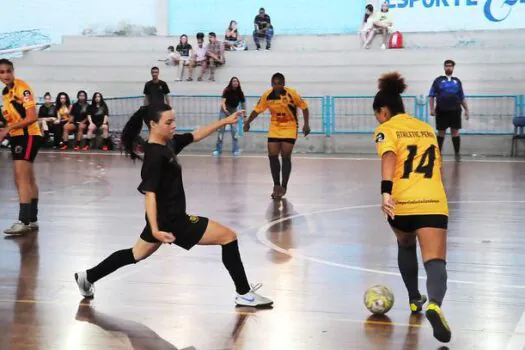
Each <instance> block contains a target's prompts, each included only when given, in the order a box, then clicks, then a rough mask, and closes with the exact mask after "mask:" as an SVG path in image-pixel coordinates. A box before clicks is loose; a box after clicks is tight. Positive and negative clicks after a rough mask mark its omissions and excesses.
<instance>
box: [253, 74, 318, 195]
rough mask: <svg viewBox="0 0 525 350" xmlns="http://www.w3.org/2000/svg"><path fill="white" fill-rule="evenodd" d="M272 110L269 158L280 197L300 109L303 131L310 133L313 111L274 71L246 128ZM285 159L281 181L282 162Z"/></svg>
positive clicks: (281, 76)
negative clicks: (270, 83)
mask: <svg viewBox="0 0 525 350" xmlns="http://www.w3.org/2000/svg"><path fill="white" fill-rule="evenodd" d="M266 109H269V110H270V113H271V115H272V117H271V118H272V119H271V122H270V129H269V130H268V158H269V159H270V170H271V173H272V178H273V184H274V187H273V193H272V198H274V199H280V198H281V197H283V196H284V195H285V194H286V189H287V186H288V179H289V178H290V173H291V171H292V151H293V147H294V145H295V141H296V140H297V129H298V124H299V121H298V119H297V109H301V110H302V111H303V117H304V126H303V134H304V136H308V134H309V133H310V123H309V119H310V112H309V110H308V104H307V103H306V102H305V101H304V100H303V99H302V98H301V96H300V95H299V94H298V93H297V92H296V91H295V90H294V89H292V88H290V87H288V86H285V79H284V75H282V74H281V73H275V74H274V75H273V77H272V87H271V88H270V89H268V90H266V91H265V92H264V94H263V95H262V96H261V98H260V99H259V102H258V103H257V106H255V108H254V110H253V112H252V113H251V114H250V117H249V118H248V119H247V120H246V121H245V124H244V131H246V132H248V131H249V130H250V123H251V122H252V121H253V120H254V119H255V118H257V116H258V115H259V114H261V113H263V112H264V111H265V110H266ZM279 155H281V159H282V181H281V174H280V173H281V163H280V162H279Z"/></svg>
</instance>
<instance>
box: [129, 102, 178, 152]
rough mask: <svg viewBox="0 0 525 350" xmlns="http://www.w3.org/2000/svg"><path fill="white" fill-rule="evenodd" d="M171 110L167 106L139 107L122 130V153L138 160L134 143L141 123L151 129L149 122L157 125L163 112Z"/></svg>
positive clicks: (140, 129) (140, 128)
mask: <svg viewBox="0 0 525 350" xmlns="http://www.w3.org/2000/svg"><path fill="white" fill-rule="evenodd" d="M169 110H171V107H170V106H169V105H167V104H156V105H149V106H142V107H140V108H139V109H138V110H137V111H136V112H135V113H134V114H133V115H132V116H131V117H130V118H129V120H128V122H127V123H126V125H125V126H124V129H122V136H121V142H122V145H123V146H124V151H125V152H126V154H127V155H129V157H130V158H131V159H132V160H135V159H140V160H142V157H141V156H139V155H138V154H137V153H136V152H135V143H136V142H137V141H139V142H140V140H138V138H140V136H139V134H140V132H141V131H142V123H145V124H146V126H147V127H148V129H150V128H151V122H152V121H154V122H155V123H158V122H159V120H160V116H161V114H162V113H163V112H166V111H169Z"/></svg>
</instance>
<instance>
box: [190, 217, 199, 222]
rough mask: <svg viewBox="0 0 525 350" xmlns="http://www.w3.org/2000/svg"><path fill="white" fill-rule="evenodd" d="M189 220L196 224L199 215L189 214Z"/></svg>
mask: <svg viewBox="0 0 525 350" xmlns="http://www.w3.org/2000/svg"><path fill="white" fill-rule="evenodd" d="M190 222H191V223H192V224H196V223H197V222H199V217H198V216H195V215H190Z"/></svg>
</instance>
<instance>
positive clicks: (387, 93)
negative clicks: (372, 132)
mask: <svg viewBox="0 0 525 350" xmlns="http://www.w3.org/2000/svg"><path fill="white" fill-rule="evenodd" d="M378 88H379V92H378V93H377V94H376V96H375V98H374V104H373V106H372V107H373V108H374V111H375V112H378V111H379V110H380V109H381V107H387V108H388V109H389V110H390V113H391V114H392V116H394V115H397V114H401V113H405V105H404V104H403V99H402V98H401V94H402V93H403V92H405V89H406V88H407V85H406V83H405V78H403V77H402V76H401V73H399V72H390V73H385V74H383V75H382V76H381V77H380V78H379V80H378Z"/></svg>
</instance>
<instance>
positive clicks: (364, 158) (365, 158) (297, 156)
mask: <svg viewBox="0 0 525 350" xmlns="http://www.w3.org/2000/svg"><path fill="white" fill-rule="evenodd" d="M38 153H39V154H53V155H57V156H65V155H67V156H77V155H78V156H93V155H95V156H105V157H124V153H118V152H93V151H90V152H78V153H75V152H70V151H68V152H64V153H59V152H57V151H39V152H38ZM292 156H293V159H300V160H308V159H312V160H346V161H352V160H354V161H380V160H381V159H380V158H378V157H371V156H365V155H364V156H362V157H360V156H356V155H348V156H346V157H345V156H340V157H334V156H326V157H323V156H319V155H312V156H309V155H304V154H301V153H294V154H293V155H292ZM177 157H183V158H186V157H188V158H190V157H198V158H210V159H214V158H217V157H214V156H212V155H211V154H198V153H196V154H192V153H186V154H179V155H177ZM220 158H224V159H242V158H253V159H258V158H260V159H268V156H267V155H262V154H261V155H257V154H248V155H242V156H240V157H233V156H228V155H221V157H220ZM443 162H446V163H455V162H456V161H455V160H454V159H444V160H443ZM461 163H525V160H519V159H508V158H507V159H462V160H461Z"/></svg>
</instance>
